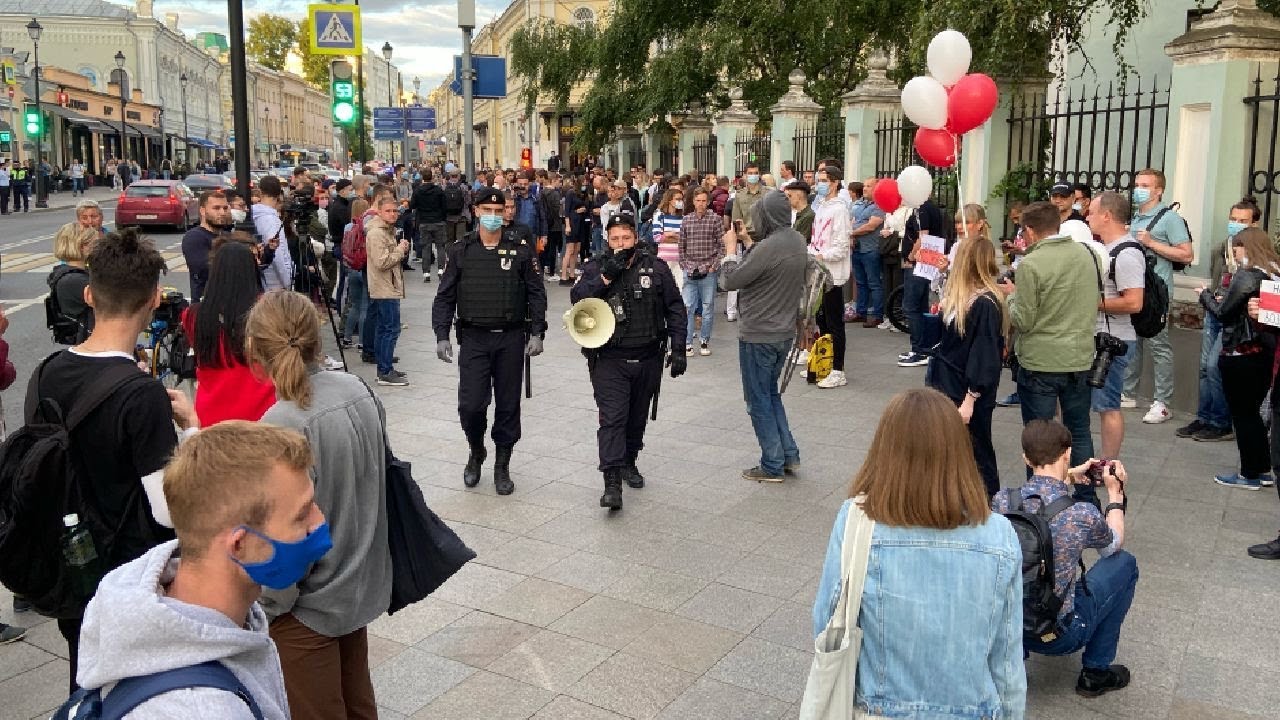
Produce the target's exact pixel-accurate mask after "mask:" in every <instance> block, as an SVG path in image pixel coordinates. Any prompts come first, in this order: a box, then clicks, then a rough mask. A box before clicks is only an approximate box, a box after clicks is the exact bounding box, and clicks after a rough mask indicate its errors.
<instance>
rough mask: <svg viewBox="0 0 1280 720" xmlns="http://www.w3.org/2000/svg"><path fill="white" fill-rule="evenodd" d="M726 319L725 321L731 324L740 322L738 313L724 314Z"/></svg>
mask: <svg viewBox="0 0 1280 720" xmlns="http://www.w3.org/2000/svg"><path fill="white" fill-rule="evenodd" d="M724 319H725V320H728V321H729V322H737V321H738V313H729V312H727V313H725V314H724Z"/></svg>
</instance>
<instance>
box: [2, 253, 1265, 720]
mask: <svg viewBox="0 0 1280 720" xmlns="http://www.w3.org/2000/svg"><path fill="white" fill-rule="evenodd" d="M413 277H414V276H413V275H411V276H410V278H411V282H410V283H409V284H410V292H411V293H412V297H411V298H410V299H409V300H408V301H407V302H406V303H405V305H404V308H403V313H402V316H403V318H404V320H405V321H406V322H407V323H409V325H410V327H409V329H408V330H406V331H405V333H404V335H403V337H402V341H401V344H400V347H399V354H400V355H401V357H403V358H404V362H403V363H402V364H401V366H400V367H401V369H402V370H404V371H406V372H407V373H409V376H410V378H411V379H412V381H413V383H414V384H413V385H412V386H410V387H407V388H380V391H381V393H382V397H383V398H384V401H385V404H386V407H387V412H388V419H389V422H390V425H391V428H392V430H391V439H392V442H393V444H394V447H395V449H396V451H397V452H398V453H399V454H400V455H402V456H405V457H406V458H408V459H410V460H412V461H413V463H414V475H415V477H416V478H417V479H418V481H419V482H420V483H421V484H422V486H423V488H424V491H425V493H426V497H427V501H428V502H429V503H430V504H431V505H432V507H433V508H434V509H435V510H436V511H437V512H438V513H439V514H440V515H441V516H443V517H444V518H446V519H447V520H449V521H450V523H451V524H452V525H453V526H454V527H455V528H456V529H457V531H458V532H459V533H460V534H461V535H462V536H463V537H464V538H465V539H466V541H467V542H468V543H469V544H470V545H471V546H472V547H473V548H475V549H476V551H477V552H478V553H479V558H478V560H477V561H476V562H474V563H472V564H470V565H469V566H467V567H466V568H465V569H464V570H463V571H462V572H461V573H460V574H459V575H458V576H457V577H456V578H454V579H453V580H451V581H450V582H449V583H448V584H447V585H445V586H444V587H443V588H441V589H440V590H439V591H438V592H437V593H436V594H435V595H434V596H433V597H432V598H430V599H428V600H427V601H426V602H423V603H421V604H419V605H417V606H414V607H412V608H409V609H407V610H404V611H403V612H401V613H398V614H396V615H395V616H394V617H383V618H381V619H379V620H378V621H376V622H375V623H374V624H373V625H372V626H371V628H370V630H371V636H370V652H371V654H372V658H371V662H372V665H373V666H374V671H373V676H374V682H375V686H376V690H377V695H378V702H379V704H380V705H381V707H382V708H383V713H382V717H384V718H389V719H397V718H409V717H415V718H431V719H433V720H447V719H451V718H459V719H461V718H469V719H474V720H501V719H506V718H539V719H542V718H549V719H554V720H604V719H606V718H662V719H663V720H677V719H686V718H687V719H690V720H695V719H696V720H709V719H715V720H721V719H723V720H733V719H738V718H741V719H747V718H750V719H753V720H754V719H761V718H795V717H797V715H798V709H797V705H796V703H797V702H798V700H799V699H800V695H801V692H802V689H803V683H804V679H805V675H806V672H807V668H808V665H809V658H810V648H811V647H812V643H811V638H810V632H811V630H810V624H811V621H810V611H811V604H812V600H813V593H814V591H815V588H816V585H817V576H818V572H819V570H820V566H821V563H822V558H823V552H824V550H825V547H826V544H827V538H828V535H829V533H830V527H831V522H832V520H833V518H834V516H835V513H836V510H837V508H838V507H839V505H840V503H841V501H843V499H844V498H845V496H846V494H847V492H846V488H847V483H848V480H849V479H850V478H851V476H852V475H853V473H854V471H855V469H856V468H857V465H858V463H859V461H860V460H861V458H862V456H863V453H864V452H865V449H866V447H867V445H868V443H869V442H870V438H871V434H872V432H873V431H874V428H875V425H876V421H877V418H878V414H879V411H880V409H881V408H882V407H883V406H884V404H885V403H886V402H887V400H888V399H889V398H890V397H891V396H892V395H893V394H894V393H896V392H898V391H900V390H903V389H905V388H907V387H911V386H914V385H919V384H920V383H921V381H922V379H923V370H921V369H899V368H897V367H895V366H894V364H893V362H894V356H895V355H896V354H897V353H898V352H900V351H901V350H902V348H903V347H904V345H905V338H904V337H903V336H902V335H898V334H891V333H888V332H884V331H879V330H864V329H862V328H860V327H856V326H849V334H850V342H849V346H850V349H849V355H848V361H847V367H848V373H849V377H850V385H849V386H848V387H845V388H840V389H835V390H818V389H816V388H814V387H813V386H808V385H805V384H804V383H803V381H800V382H798V383H797V384H794V385H793V386H792V388H791V389H790V390H789V391H788V393H787V395H786V403H787V407H788V411H789V414H790V417H791V421H792V426H793V428H794V429H795V431H796V434H797V438H798V441H799V444H800V448H801V452H802V453H803V461H804V466H803V468H802V471H801V473H800V475H799V477H798V478H795V479H789V480H788V481H787V482H786V483H785V484H782V485H758V484H754V483H747V482H744V481H743V480H741V479H739V472H740V471H741V469H742V468H744V467H748V466H750V465H753V464H755V462H756V460H757V459H758V457H757V450H756V445H755V440H754V436H753V434H752V432H751V429H750V424H749V422H748V420H747V417H746V412H745V410H744V408H743V402H742V391H741V388H740V385H739V382H738V372H737V357H736V339H735V337H734V334H735V332H736V329H737V326H736V325H734V324H732V323H726V322H723V321H722V319H719V320H720V321H718V322H717V323H716V333H717V337H716V338H715V340H714V341H713V344H712V347H713V349H714V351H715V354H714V355H712V356H711V357H708V358H703V357H693V358H690V359H689V373H688V374H687V375H686V376H684V377H682V378H680V379H678V380H670V379H669V378H667V379H665V380H664V383H663V388H662V400H661V407H660V409H659V419H658V421H657V422H656V423H653V424H651V425H650V429H649V433H648V437H647V446H646V448H645V451H644V453H642V455H641V459H640V468H641V470H642V471H643V472H644V474H645V475H646V477H647V478H648V485H647V487H646V488H645V489H643V490H638V491H636V490H631V489H626V492H625V502H626V507H625V508H624V509H623V511H622V512H621V514H619V515H617V516H615V517H608V516H606V514H605V512H604V511H603V510H602V509H600V508H599V507H598V504H597V499H598V497H599V494H600V492H601V489H602V486H601V480H600V475H599V473H598V472H597V471H596V470H595V462H596V448H595V428H596V424H595V422H596V420H595V419H596V412H595V407H594V405H593V403H592V400H591V394H590V386H589V384H588V382H587V377H586V368H585V361H584V360H583V359H582V357H581V355H580V354H579V353H578V352H577V350H576V348H575V347H574V346H573V345H572V344H571V343H570V341H569V340H568V338H567V336H566V335H565V333H564V332H563V331H562V330H561V328H560V315H561V313H563V311H564V310H565V309H566V308H567V307H568V292H567V290H566V289H564V288H559V287H555V286H552V287H550V288H549V292H550V295H551V308H552V309H551V312H550V313H549V320H550V322H551V326H552V327H551V331H550V333H549V335H548V339H547V352H546V353H545V354H544V355H543V356H541V357H539V358H537V359H536V360H535V363H534V371H533V390H534V397H533V399H531V400H525V401H524V438H523V440H522V441H521V442H520V444H519V445H518V446H517V447H516V453H515V459H514V461H513V467H512V470H513V475H514V479H515V482H516V492H515V494H514V495H513V496H511V497H507V498H500V497H497V496H496V495H494V493H493V486H492V480H491V471H492V462H491V461H490V463H489V464H487V465H486V467H485V479H484V481H483V482H482V483H481V485H480V487H479V488H477V489H475V490H472V491H467V490H465V489H464V488H463V486H462V483H461V479H460V476H461V473H462V464H463V463H464V462H465V459H466V447H465V443H464V441H463V437H462V433H461V430H460V429H459V426H458V421H457V414H456V398H457V395H456V379H457V368H456V366H453V365H445V364H443V363H440V362H439V361H437V360H436V358H435V353H434V346H435V343H434V339H433V336H432V334H431V332H430V329H429V315H430V299H431V295H432V292H433V289H434V287H435V285H434V284H432V285H425V286H424V285H421V284H420V283H417V282H416V281H412V278H413ZM349 359H351V360H356V362H358V360H357V359H356V358H355V357H354V356H352V355H349ZM1189 361H1194V359H1192V360H1189ZM358 371H359V372H361V373H362V374H364V375H366V376H368V375H369V366H361V367H360V368H358ZM1127 419H1128V421H1129V428H1128V429H1129V438H1128V440H1127V441H1126V443H1125V452H1124V458H1123V459H1124V460H1125V461H1126V464H1127V465H1128V467H1129V469H1130V475H1131V476H1132V477H1133V480H1132V482H1131V496H1130V497H1131V499H1130V509H1131V512H1130V523H1129V540H1128V543H1127V546H1128V547H1129V549H1131V550H1132V551H1133V552H1134V554H1135V555H1137V557H1138V562H1139V566H1140V568H1141V573H1142V578H1141V580H1140V582H1139V589H1138V595H1137V598H1136V600H1135V602H1134V605H1133V609H1132V611H1131V612H1130V618H1129V622H1128V623H1126V625H1125V629H1124V637H1123V642H1122V643H1121V647H1120V657H1119V661H1120V662H1124V663H1126V664H1128V665H1129V667H1130V668H1131V669H1132V671H1133V677H1134V682H1133V685H1132V686H1131V687H1130V688H1128V689H1127V690H1124V691H1123V692H1119V693H1115V694H1112V695H1109V696H1106V697H1104V698H1100V699H1097V700H1092V701H1090V700H1084V699H1082V698H1079V697H1077V696H1076V695H1075V694H1074V692H1073V687H1074V682H1075V674H1076V672H1077V671H1078V668H1079V665H1078V663H1079V659H1078V656H1076V657H1072V658H1042V657H1034V658H1032V660H1030V661H1029V663H1028V666H1027V667H1028V675H1029V684H1030V688H1031V689H1030V697H1029V700H1028V706H1029V708H1028V717H1029V718H1035V719H1036V720H1053V719H1056V718H1062V719H1064V720H1066V719H1070V720H1085V719H1089V718H1177V719H1179V720H1190V719H1192V718H1196V719H1200V718H1212V719H1214V720H1238V719H1243V718H1266V717H1276V716H1277V714H1276V713H1277V711H1276V708H1277V707H1280V689H1277V688H1276V685H1275V683H1274V682H1273V680H1272V678H1273V677H1274V676H1272V675H1271V673H1272V672H1274V671H1276V670H1277V669H1280V655H1277V653H1276V651H1275V649H1276V647H1277V646H1278V645H1280V620H1277V619H1276V615H1275V613H1274V612H1272V609H1273V608H1274V607H1275V606H1276V604H1277V602H1278V601H1280V564H1271V563H1267V562H1263V561H1259V560H1252V559H1250V558H1248V557H1247V556H1245V554H1244V547H1245V546H1246V545H1247V544H1249V543H1253V542H1258V541H1261V540H1263V539H1266V538H1268V537H1271V536H1273V533H1274V532H1275V530H1276V528H1277V527H1278V526H1280V508H1278V507H1277V500H1276V497H1275V494H1274V493H1272V492H1270V491H1264V492H1260V493H1255V492H1246V491H1241V490H1233V489H1227V488H1222V487H1219V486H1217V485H1215V484H1214V483H1213V482H1212V481H1211V479H1210V478H1211V477H1212V475H1213V473H1214V472H1218V471H1222V470H1224V469H1227V468H1229V467H1231V466H1232V465H1233V463H1234V461H1235V448H1234V445H1233V444H1231V443H1217V444H1206V443H1196V442H1193V441H1190V440H1176V441H1175V439H1174V437H1173V428H1174V425H1175V423H1174V422H1171V423H1168V424H1165V425H1160V426H1147V425H1142V424H1141V422H1140V421H1139V414H1135V413H1132V412H1131V413H1129V415H1128V418H1127ZM1175 422H1176V421H1175ZM1019 430H1020V417H1019V414H1018V411H1017V410H1016V409H1014V410H998V411H997V416H996V433H995V434H996V438H997V449H998V451H999V456H1000V462H1001V470H1002V471H1003V475H1004V478H1005V482H1006V485H1013V484H1016V483H1017V482H1019V481H1020V479H1021V478H1022V468H1021V465H1020V464H1019V460H1018V458H1019V451H1018V447H1017V442H1018V433H1019ZM490 457H492V453H491V454H490ZM1092 559H1093V558H1089V560H1090V562H1091V561H1092ZM945 601H946V599H945V598H939V602H945ZM8 608H9V602H8V596H7V595H3V594H0V620H3V621H10V620H12V619H13V618H12V614H11V612H10V611H9V609H8ZM21 619H22V620H23V621H24V622H28V623H30V622H34V619H33V618H31V617H23V618H21ZM64 656H65V647H64V645H63V643H62V639H61V637H60V636H59V635H58V633H57V630H56V628H55V627H54V626H53V625H52V623H47V622H46V623H44V624H42V625H40V626H39V627H37V628H35V629H33V630H32V632H31V633H30V634H29V635H28V640H26V641H24V642H21V643H17V644H14V645H10V646H7V647H3V648H0V718H24V719H25V718H31V717H36V716H38V715H39V714H41V713H43V712H44V711H47V710H48V709H49V708H52V707H54V706H55V705H56V704H57V703H58V702H59V701H60V699H61V697H62V696H63V693H64V690H65V674H66V671H67V664H66V661H65V660H64V659H63V657H64Z"/></svg>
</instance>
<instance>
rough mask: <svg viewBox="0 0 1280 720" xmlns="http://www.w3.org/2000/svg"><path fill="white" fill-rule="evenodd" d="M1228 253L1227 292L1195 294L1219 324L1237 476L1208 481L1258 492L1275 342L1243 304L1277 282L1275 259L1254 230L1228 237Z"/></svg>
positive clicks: (1265, 458)
mask: <svg viewBox="0 0 1280 720" xmlns="http://www.w3.org/2000/svg"><path fill="white" fill-rule="evenodd" d="M1231 253H1232V258H1233V260H1234V261H1235V263H1236V265H1237V266H1238V267H1237V270H1236V271H1235V273H1233V274H1232V275H1231V284H1230V285H1229V286H1228V287H1227V289H1226V290H1225V291H1220V292H1215V291H1214V290H1213V289H1211V288H1201V289H1200V304H1201V305H1203V306H1204V309H1205V312H1206V313H1208V314H1209V315H1212V316H1213V318H1214V319H1215V320H1217V321H1218V322H1219V323H1220V324H1221V325H1222V353H1221V355H1219V357H1218V369H1219V371H1220V372H1221V374H1222V390H1223V393H1224V394H1225V395H1226V398H1227V409H1228V410H1229V411H1230V414H1231V424H1232V425H1234V426H1235V431H1236V448H1237V449H1238V450H1239V452H1240V469H1239V471H1238V472H1228V473H1225V474H1222V475H1216V476H1214V478H1213V480H1214V482H1216V483H1218V484H1219V485H1226V486H1228V487H1238V488H1244V489H1246V490H1258V489H1260V488H1261V487H1262V486H1263V485H1268V486H1269V485H1273V484H1274V483H1275V480H1274V479H1273V478H1272V476H1271V473H1270V470H1271V453H1270V447H1269V444H1268V441H1267V429H1266V427H1265V426H1264V425H1263V423H1262V416H1261V414H1260V410H1261V407H1262V401H1263V399H1264V398H1265V397H1266V396H1267V391H1268V390H1270V389H1271V369H1272V364H1273V362H1274V358H1275V349H1276V342H1275V336H1274V335H1273V334H1272V333H1270V332H1265V331H1262V330H1260V329H1259V328H1258V326H1257V325H1256V321H1254V320H1250V319H1249V316H1248V305H1249V300H1250V299H1251V298H1256V297H1258V295H1259V292H1260V288H1261V286H1262V281H1263V280H1270V279H1275V278H1277V277H1280V257H1278V256H1277V255H1276V251H1275V248H1273V247H1272V246H1271V239H1270V238H1269V237H1267V233H1266V232H1265V231H1263V230H1262V229H1260V228H1256V227H1250V228H1245V229H1243V230H1241V231H1239V232H1237V233H1236V234H1235V235H1234V236H1232V238H1231Z"/></svg>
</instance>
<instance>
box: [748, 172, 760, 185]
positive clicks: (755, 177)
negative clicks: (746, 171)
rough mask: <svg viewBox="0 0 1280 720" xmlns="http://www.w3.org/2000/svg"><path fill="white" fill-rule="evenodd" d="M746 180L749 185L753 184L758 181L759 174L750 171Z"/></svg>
mask: <svg viewBox="0 0 1280 720" xmlns="http://www.w3.org/2000/svg"><path fill="white" fill-rule="evenodd" d="M747 182H748V183H749V184H751V185H755V184H756V183H758V182H760V176H759V175H756V174H755V173H752V174H750V175H748V176H747Z"/></svg>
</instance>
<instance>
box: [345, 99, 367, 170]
mask: <svg viewBox="0 0 1280 720" xmlns="http://www.w3.org/2000/svg"><path fill="white" fill-rule="evenodd" d="M372 127H373V115H372V113H370V112H368V111H366V112H365V113H364V156H363V157H361V155H360V125H359V124H358V123H357V124H353V125H344V126H343V128H342V136H343V142H344V143H346V147H347V150H350V151H351V161H352V162H368V161H369V160H372V159H373V136H372V135H370V134H369V130H370V129H371V128H372Z"/></svg>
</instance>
